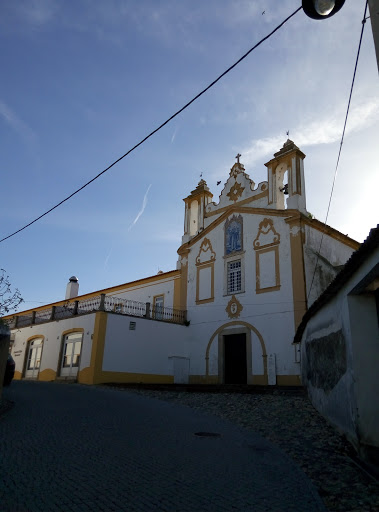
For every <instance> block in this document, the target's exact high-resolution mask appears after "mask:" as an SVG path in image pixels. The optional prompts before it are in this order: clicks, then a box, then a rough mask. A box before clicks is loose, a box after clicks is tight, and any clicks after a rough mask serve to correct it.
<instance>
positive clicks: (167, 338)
mask: <svg viewBox="0 0 379 512" xmlns="http://www.w3.org/2000/svg"><path fill="white" fill-rule="evenodd" d="M131 321H132V322H135V323H136V328H135V330H129V325H130V322H131ZM188 353H189V328H188V327H185V326H182V325H176V324H171V323H168V322H157V321H154V320H146V319H144V318H132V317H127V316H121V315H116V314H108V320H107V331H106V338H105V348H104V358H103V368H102V369H103V371H111V372H130V373H144V374H157V375H173V362H172V360H170V359H169V358H170V357H172V356H179V357H188Z"/></svg>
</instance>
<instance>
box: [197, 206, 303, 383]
mask: <svg viewBox="0 0 379 512" xmlns="http://www.w3.org/2000/svg"><path fill="white" fill-rule="evenodd" d="M231 217H232V215H230V216H229V218H231ZM242 217H243V250H244V253H243V260H244V268H243V273H244V292H243V293H237V294H235V295H236V298H237V299H238V301H239V302H240V303H241V305H242V307H243V309H242V311H241V313H240V315H239V316H238V317H236V318H230V317H229V315H228V313H227V311H226V308H227V305H228V303H229V301H230V299H231V295H226V293H225V281H226V273H225V265H226V260H225V258H224V222H223V223H220V224H219V225H217V226H216V227H215V229H214V230H212V231H211V232H210V233H207V234H206V238H207V239H209V241H210V242H211V245H212V249H213V251H214V253H215V260H214V300H213V301H212V302H207V303H204V304H196V286H197V267H196V257H197V256H198V255H199V251H200V247H201V244H202V242H203V238H201V239H199V240H198V241H197V242H196V243H195V244H193V246H192V247H191V251H190V253H189V254H188V256H187V257H188V283H187V286H188V288H187V311H188V313H187V315H188V319H189V320H190V322H191V325H190V331H191V374H194V375H204V374H205V365H206V360H205V356H206V349H207V345H208V343H209V342H210V340H211V338H212V336H213V335H214V333H215V332H216V331H217V330H218V329H220V328H221V327H222V326H226V327H227V328H229V324H230V323H231V322H234V323H235V326H236V327H235V328H239V327H240V326H241V325H243V324H244V323H248V324H250V325H252V326H253V327H254V328H255V329H257V330H258V332H259V333H260V335H261V336H262V338H263V341H264V344H265V348H266V351H267V355H269V354H275V355H276V372H277V374H278V375H284V376H294V375H299V364H298V363H296V362H295V357H294V348H293V346H292V340H293V336H294V333H295V327H294V306H293V290H292V267H291V242H290V235H289V230H290V227H289V225H288V224H287V223H286V222H285V217H281V216H273V217H270V216H269V215H264V214H262V215H257V214H256V213H255V214H253V215H250V214H245V213H244V214H242ZM265 218H270V219H272V221H273V225H274V228H275V230H276V231H277V232H278V233H279V234H280V243H279V246H278V247H279V269H278V270H279V274H280V289H278V290H275V291H269V292H265V293H258V294H257V293H256V250H255V249H254V246H253V242H254V240H255V238H256V237H257V234H258V229H259V224H260V222H261V221H263V220H264V219H265ZM269 278H270V282H271V281H273V279H274V276H269ZM267 279H268V277H267ZM251 339H252V371H253V375H262V374H263V357H262V356H263V351H262V346H261V342H260V341H259V339H258V337H257V335H256V334H255V332H254V331H253V330H252V331H251ZM217 345H218V341H217V338H216V339H215V340H213V341H212V345H211V349H210V353H209V372H210V375H217V372H218V369H217V368H218V365H217V360H218V352H217ZM287 383H289V381H288V382H287Z"/></svg>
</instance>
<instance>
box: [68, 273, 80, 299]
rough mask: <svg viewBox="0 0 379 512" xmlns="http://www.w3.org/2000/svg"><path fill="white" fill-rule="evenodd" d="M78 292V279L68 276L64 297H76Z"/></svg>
mask: <svg viewBox="0 0 379 512" xmlns="http://www.w3.org/2000/svg"><path fill="white" fill-rule="evenodd" d="M78 293H79V281H78V278H77V277H75V276H72V277H70V279H69V281H68V283H67V288H66V297H65V299H72V298H73V297H77V296H78Z"/></svg>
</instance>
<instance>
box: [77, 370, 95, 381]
mask: <svg viewBox="0 0 379 512" xmlns="http://www.w3.org/2000/svg"><path fill="white" fill-rule="evenodd" d="M78 382H79V383H80V384H93V370H92V368H91V367H90V366H87V368H83V370H80V372H79V373H78Z"/></svg>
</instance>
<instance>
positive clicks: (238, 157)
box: [235, 153, 241, 164]
mask: <svg viewBox="0 0 379 512" xmlns="http://www.w3.org/2000/svg"><path fill="white" fill-rule="evenodd" d="M235 158H237V164H239V163H240V158H241V155H240V153H238V155H236V157H235Z"/></svg>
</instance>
